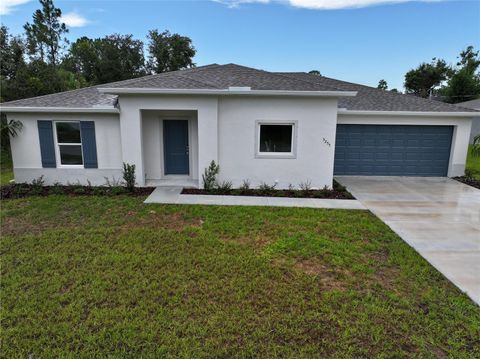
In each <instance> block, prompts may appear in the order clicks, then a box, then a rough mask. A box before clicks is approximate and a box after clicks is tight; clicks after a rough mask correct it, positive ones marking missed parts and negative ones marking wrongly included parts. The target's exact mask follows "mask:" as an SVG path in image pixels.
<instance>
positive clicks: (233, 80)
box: [2, 64, 472, 112]
mask: <svg viewBox="0 0 480 359" xmlns="http://www.w3.org/2000/svg"><path fill="white" fill-rule="evenodd" d="M229 87H250V88H251V89H252V90H273V91H292V92H295V91H318V92H321V91H326V92H345V91H357V92H358V94H357V96H354V97H346V98H339V105H338V106H339V107H340V108H346V109H348V110H352V111H422V112H468V111H472V110H469V109H465V108H461V107H459V106H455V105H451V104H446V103H443V102H438V101H433V100H428V99H423V98H419V97H416V96H413V95H403V94H399V93H393V92H390V91H384V90H380V89H376V88H373V87H368V86H364V85H358V84H353V83H349V82H345V81H339V80H334V79H331V78H328V77H324V76H318V75H312V74H308V73H304V72H268V71H263V70H257V69H253V68H249V67H245V66H240V65H235V64H227V65H217V64H212V65H207V66H201V67H196V68H191V69H186V70H179V71H172V72H166V73H161V74H156V75H149V76H144V77H140V78H135V79H131V80H125V81H118V82H113V83H109V84H103V85H97V86H93V87H87V88H83V89H79V90H73V91H67V92H61V93H56V94H51V95H46V96H39V97H33V98H28V99H23V100H17V101H10V102H6V103H3V104H2V106H4V107H33V108H35V107H41V108H50V107H55V108H60V107H65V108H86V109H96V108H105V107H114V106H115V105H116V102H117V96H116V95H112V94H106V93H102V92H100V91H99V89H101V88H109V89H125V88H129V89H178V90H185V89H191V90H201V89H204V90H223V89H228V88H229Z"/></svg>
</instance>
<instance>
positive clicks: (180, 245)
mask: <svg viewBox="0 0 480 359" xmlns="http://www.w3.org/2000/svg"><path fill="white" fill-rule="evenodd" d="M142 200H143V198H140V197H126V196H118V197H95V196H92V197H67V196H60V195H58V196H50V197H29V198H24V199H17V200H7V201H3V202H2V212H1V213H2V217H1V218H2V241H1V242H0V250H1V251H0V253H1V261H2V266H1V278H2V280H1V291H0V295H1V298H0V299H1V303H2V306H1V318H2V321H1V323H2V324H1V325H2V352H3V355H2V356H5V357H28V356H29V355H30V354H33V357H57V356H61V357H65V356H72V357H73V356H74V357H93V356H117V357H140V356H145V357H159V356H160V357H162V356H168V357H195V358H199V357H225V358H230V357H295V358H302V357H304V358H310V357H338V358H345V357H347V358H348V357H352V358H357V357H411V356H415V357H431V358H434V357H457V358H461V357H464V358H473V357H479V356H480V349H479V348H480V339H479V338H480V310H479V308H478V307H477V306H475V305H474V304H473V303H472V302H471V301H470V300H469V299H468V298H467V297H466V296H465V295H463V294H461V293H460V292H459V291H458V290H457V289H456V288H455V287H454V286H453V285H452V284H451V283H449V282H448V281H447V280H446V279H445V278H443V277H442V276H441V275H440V274H439V273H438V272H437V271H436V270H434V269H433V268H432V267H431V266H430V265H429V264H428V263H427V262H426V261H424V260H423V259H422V258H421V257H420V256H419V255H418V254H417V253H416V252H414V251H413V249H411V248H410V247H408V246H407V245H406V244H405V243H404V242H403V241H402V240H400V239H399V238H398V237H397V236H396V235H395V234H394V233H393V232H392V231H390V230H389V229H388V227H387V226H386V225H384V224H383V223H382V222H381V221H380V220H379V219H377V218H376V217H375V216H373V215H372V214H371V213H369V212H367V211H347V210H319V209H299V208H261V207H217V206H165V205H143V204H142Z"/></svg>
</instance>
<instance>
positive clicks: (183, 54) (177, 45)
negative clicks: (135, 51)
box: [147, 29, 196, 74]
mask: <svg viewBox="0 0 480 359" xmlns="http://www.w3.org/2000/svg"><path fill="white" fill-rule="evenodd" d="M147 37H148V40H149V43H148V51H149V56H148V69H149V70H150V71H151V72H153V73H157V74H158V73H162V72H166V71H176V70H181V69H185V68H188V67H193V66H195V64H194V63H193V57H194V56H195V53H196V50H195V48H194V47H193V45H192V40H191V39H190V38H189V37H187V36H181V35H179V34H171V33H170V32H169V31H168V30H166V31H163V32H159V31H158V30H157V29H155V30H150V31H149V32H148V36H147Z"/></svg>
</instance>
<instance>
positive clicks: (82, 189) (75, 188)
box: [72, 185, 87, 194]
mask: <svg viewBox="0 0 480 359" xmlns="http://www.w3.org/2000/svg"><path fill="white" fill-rule="evenodd" d="M86 192H87V188H86V187H84V186H78V185H77V186H73V187H72V193H73V194H85V193H86Z"/></svg>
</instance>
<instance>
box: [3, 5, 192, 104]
mask: <svg viewBox="0 0 480 359" xmlns="http://www.w3.org/2000/svg"><path fill="white" fill-rule="evenodd" d="M61 16H62V10H61V9H60V8H57V7H56V6H55V5H54V3H53V0H40V9H38V10H36V11H35V12H34V13H33V16H32V21H31V22H27V23H26V24H25V25H24V27H23V28H24V30H25V31H24V33H23V34H19V35H13V34H10V33H9V31H8V28H7V27H5V26H1V28H0V58H1V62H0V86H1V87H0V91H1V92H0V100H1V101H2V102H4V101H12V100H16V99H21V98H27V97H33V96H40V95H46V94H50V93H55V92H61V91H67V90H74V89H78V88H82V87H85V86H92V85H97V84H102V83H107V82H113V81H121V80H126V79H131V78H135V77H139V76H144V75H148V74H156V73H161V72H165V71H174V70H180V69H184V68H188V67H193V66H195V64H194V63H193V57H194V56H195V53H196V50H195V47H194V46H193V44H192V40H191V39H190V38H189V37H187V36H183V35H180V34H176V33H170V32H169V31H168V30H165V31H162V32H161V31H159V30H157V29H153V30H150V31H149V32H148V35H147V41H148V42H147V44H146V45H147V46H146V48H147V50H148V51H147V52H146V53H145V51H144V45H145V44H144V42H143V41H141V40H138V39H135V38H134V37H133V35H130V34H127V35H121V34H113V35H108V36H104V37H101V38H95V39H91V38H88V37H85V36H84V37H81V38H79V39H77V40H75V41H74V42H73V43H69V41H68V40H67V38H66V34H67V33H68V31H69V30H68V27H67V26H66V25H65V24H64V23H63V22H62V21H61Z"/></svg>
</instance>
